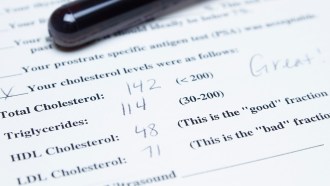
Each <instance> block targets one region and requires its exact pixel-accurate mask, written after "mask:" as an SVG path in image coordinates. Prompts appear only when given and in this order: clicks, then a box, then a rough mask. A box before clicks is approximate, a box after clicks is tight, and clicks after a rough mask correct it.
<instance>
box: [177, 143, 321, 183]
mask: <svg viewBox="0 0 330 186" xmlns="http://www.w3.org/2000/svg"><path fill="white" fill-rule="evenodd" d="M323 146H324V144H321V145H315V146H311V147H307V148H303V149H299V150H294V151H290V152H286V153H282V154H277V155H273V156H268V157H265V158H260V159H256V160H252V161H246V162H242V163H238V164H233V165H228V166H225V167H220V168H217V169H211V170H206V171H201V172H196V173H192V174H187V175H185V176H182V178H188V177H192V176H198V175H201V174H207V173H210V172H215V171H221V170H225V169H230V168H235V167H239V166H243V165H247V164H251V163H256V162H259V161H264V160H269V159H273V158H277V157H281V156H286V155H290V154H294V153H298V152H302V151H306V150H311V149H315V148H318V147H323Z"/></svg>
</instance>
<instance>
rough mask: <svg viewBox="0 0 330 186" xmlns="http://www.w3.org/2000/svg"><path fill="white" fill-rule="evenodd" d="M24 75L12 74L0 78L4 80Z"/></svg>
mask: <svg viewBox="0 0 330 186" xmlns="http://www.w3.org/2000/svg"><path fill="white" fill-rule="evenodd" d="M21 75H22V73H18V74H12V75H7V76H0V79H3V78H10V77H14V76H21Z"/></svg>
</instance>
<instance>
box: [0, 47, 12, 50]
mask: <svg viewBox="0 0 330 186" xmlns="http://www.w3.org/2000/svg"><path fill="white" fill-rule="evenodd" d="M14 47H15V46H4V47H0V50H6V49H11V48H14Z"/></svg>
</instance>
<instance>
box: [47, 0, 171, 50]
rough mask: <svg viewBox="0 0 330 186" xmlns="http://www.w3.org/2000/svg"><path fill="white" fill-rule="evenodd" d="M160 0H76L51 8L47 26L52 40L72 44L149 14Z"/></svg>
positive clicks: (116, 28)
mask: <svg viewBox="0 0 330 186" xmlns="http://www.w3.org/2000/svg"><path fill="white" fill-rule="evenodd" d="M164 2H166V1H162V0H77V1H73V2H71V3H68V4H66V5H64V6H62V7H60V8H58V9H57V10H55V11H54V12H53V14H52V15H51V17H50V19H49V23H48V29H49V33H50V35H51V37H53V40H54V43H55V44H57V45H59V46H61V47H64V48H72V47H77V46H80V45H83V44H85V43H87V42H90V41H93V40H95V39H98V38H100V37H103V36H106V35H109V34H113V33H114V32H117V31H119V30H122V29H125V28H129V27H131V26H134V25H137V24H139V23H141V22H143V21H145V20H146V19H150V18H152V16H153V15H154V14H156V13H157V12H159V11H160V9H161V8H162V7H163V4H164Z"/></svg>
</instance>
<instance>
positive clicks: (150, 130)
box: [135, 123, 158, 138]
mask: <svg viewBox="0 0 330 186" xmlns="http://www.w3.org/2000/svg"><path fill="white" fill-rule="evenodd" d="M135 133H136V134H142V135H143V137H144V138H147V137H156V136H158V131H157V130H156V124H154V123H151V124H149V125H148V126H147V127H142V129H141V128H139V127H138V126H135Z"/></svg>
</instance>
